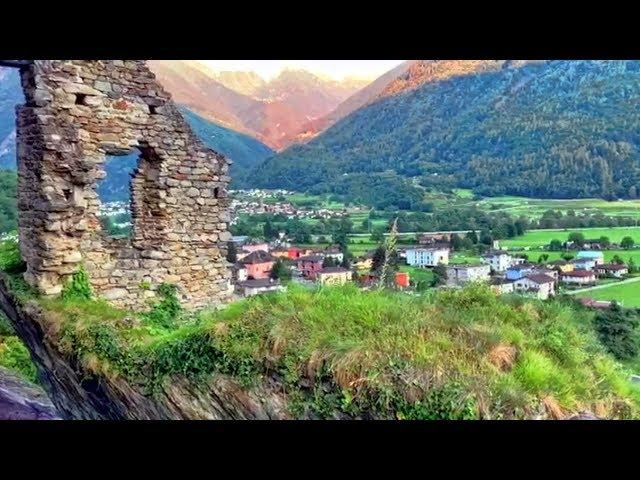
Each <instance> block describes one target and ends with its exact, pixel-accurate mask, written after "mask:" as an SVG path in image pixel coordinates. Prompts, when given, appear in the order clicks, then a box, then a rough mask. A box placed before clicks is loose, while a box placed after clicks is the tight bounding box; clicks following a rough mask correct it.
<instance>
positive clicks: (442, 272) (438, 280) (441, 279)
mask: <svg viewBox="0 0 640 480" xmlns="http://www.w3.org/2000/svg"><path fill="white" fill-rule="evenodd" d="M446 283H447V267H445V266H444V265H442V264H439V265H438V266H436V267H434V269H433V280H432V281H431V286H432V287H437V286H440V285H445V284H446Z"/></svg>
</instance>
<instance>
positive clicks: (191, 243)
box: [17, 60, 231, 309]
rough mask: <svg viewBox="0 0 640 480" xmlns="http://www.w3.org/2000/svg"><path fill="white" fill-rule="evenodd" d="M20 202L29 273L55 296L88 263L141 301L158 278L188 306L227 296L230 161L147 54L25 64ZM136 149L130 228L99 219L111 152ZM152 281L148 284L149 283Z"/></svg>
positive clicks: (108, 294)
mask: <svg viewBox="0 0 640 480" xmlns="http://www.w3.org/2000/svg"><path fill="white" fill-rule="evenodd" d="M21 72H22V73H21V78H22V87H23V90H24V92H25V99H26V103H25V105H21V106H19V107H17V144H18V145H17V148H18V210H19V237H20V248H21V252H22V256H23V258H24V260H25V262H26V264H27V271H26V273H25V279H26V281H27V282H28V283H29V284H30V285H33V286H35V287H37V288H38V290H39V291H40V292H42V293H44V294H52V295H53V294H58V293H60V292H61V290H62V288H63V285H64V284H65V282H67V281H68V280H69V278H70V276H71V275H72V274H73V273H74V272H76V271H77V270H78V268H79V267H80V265H84V266H85V268H86V270H87V272H88V274H89V277H90V280H91V284H92V286H93V288H94V290H95V291H96V293H98V294H99V295H101V296H103V297H104V298H106V299H107V300H109V301H110V302H111V303H113V304H115V305H117V306H121V307H126V308H132V309H141V308H144V307H145V306H146V305H147V303H148V300H149V297H153V296H154V289H155V288H157V286H158V285H160V284H161V283H163V282H166V283H171V284H175V285H177V286H178V287H179V291H180V297H181V301H182V303H183V305H185V306H187V307H191V308H193V307H201V306H205V305H209V304H217V303H221V302H223V301H225V300H226V299H227V298H228V297H229V295H230V270H229V268H228V264H227V262H226V258H225V257H226V242H227V241H228V240H230V238H231V237H230V234H229V232H228V230H227V228H228V222H229V220H230V218H229V199H228V198H227V193H226V192H227V185H228V183H229V180H230V178H229V174H228V172H229V163H230V162H229V161H228V160H227V159H226V158H225V157H223V156H222V155H220V154H217V153H215V152H213V151H211V150H209V149H207V148H206V147H204V146H203V145H202V143H201V142H200V141H199V140H198V139H197V138H196V136H195V135H194V134H193V133H192V132H191V130H190V128H189V126H188V125H187V123H186V122H185V120H184V119H183V117H182V115H181V114H180V112H179V111H178V109H177V107H176V106H175V105H174V104H173V102H172V101H171V99H170V95H169V94H168V93H167V92H165V91H164V89H163V88H162V87H161V86H160V85H159V84H158V82H157V81H156V80H155V77H154V75H153V73H151V71H150V70H149V69H148V68H147V66H146V64H145V62H144V61H118V60H98V61H80V60H63V61H52V60H48V61H44V60H43V61H41V60H36V61H33V62H31V63H30V64H29V66H28V67H26V68H24V69H22V71H21ZM135 149H137V150H139V151H140V152H141V155H140V160H139V162H138V168H137V170H136V171H135V173H134V176H133V178H132V182H131V193H132V202H131V211H132V216H133V220H132V222H133V234H132V238H127V239H115V238H109V237H107V236H106V234H104V233H103V232H102V230H101V225H100V222H99V220H98V217H97V213H98V208H99V205H100V201H99V199H98V196H97V193H96V185H97V182H98V181H99V180H100V179H102V178H104V177H105V172H104V168H103V166H104V162H105V156H107V155H123V154H128V153H131V152H133V151H135ZM148 286H150V287H151V288H148Z"/></svg>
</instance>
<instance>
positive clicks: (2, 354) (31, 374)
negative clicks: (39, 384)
mask: <svg viewBox="0 0 640 480" xmlns="http://www.w3.org/2000/svg"><path fill="white" fill-rule="evenodd" d="M0 365H2V366H3V367H5V368H7V369H9V370H12V371H14V372H16V373H18V374H19V375H21V376H22V377H24V378H26V379H27V380H30V381H32V382H35V381H36V378H37V373H36V366H35V364H34V363H33V362H32V361H31V356H30V355H29V351H28V350H27V347H25V346H24V344H23V343H22V342H21V341H20V339H19V338H18V337H16V336H6V337H2V336H0Z"/></svg>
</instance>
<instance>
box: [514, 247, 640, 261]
mask: <svg viewBox="0 0 640 480" xmlns="http://www.w3.org/2000/svg"><path fill="white" fill-rule="evenodd" d="M512 253H523V254H526V255H527V256H528V257H529V261H531V262H537V261H538V258H539V257H540V255H542V254H547V255H549V260H550V261H553V260H558V259H559V258H562V255H564V254H565V253H569V254H570V255H574V256H575V255H576V253H577V252H576V251H575V250H570V251H569V252H564V251H562V252H552V251H550V250H544V249H542V250H537V249H532V250H527V251H523V252H512ZM602 253H604V261H605V262H607V263H608V262H611V261H612V260H613V257H615V256H616V255H618V256H619V257H620V258H622V260H624V261H625V262H627V261H628V260H629V259H630V258H632V259H633V261H634V262H635V263H636V264H640V249H635V250H604V251H603V252H602Z"/></svg>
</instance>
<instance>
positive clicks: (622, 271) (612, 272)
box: [595, 263, 629, 278]
mask: <svg viewBox="0 0 640 480" xmlns="http://www.w3.org/2000/svg"><path fill="white" fill-rule="evenodd" d="M595 271H596V274H598V275H599V276H601V277H616V278H622V277H624V276H625V275H626V274H628V273H629V268H628V267H627V266H626V265H620V264H618V263H605V264H602V265H596V267H595Z"/></svg>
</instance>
